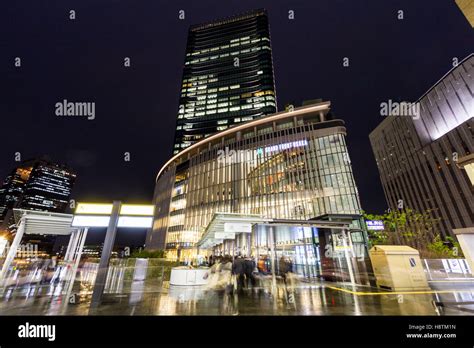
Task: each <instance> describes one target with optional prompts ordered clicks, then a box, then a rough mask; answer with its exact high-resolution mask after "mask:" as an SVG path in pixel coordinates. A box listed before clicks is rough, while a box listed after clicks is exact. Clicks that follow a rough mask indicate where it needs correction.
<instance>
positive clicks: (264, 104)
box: [173, 9, 277, 154]
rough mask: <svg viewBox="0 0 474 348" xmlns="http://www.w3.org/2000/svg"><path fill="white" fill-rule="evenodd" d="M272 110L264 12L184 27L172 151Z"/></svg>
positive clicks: (270, 64) (273, 111)
mask: <svg viewBox="0 0 474 348" xmlns="http://www.w3.org/2000/svg"><path fill="white" fill-rule="evenodd" d="M276 111H277V104H276V97H275V83H274V77H273V63H272V48H271V44H270V30H269V24H268V16H267V13H266V11H265V10H263V9H261V10H255V11H252V12H249V13H246V14H243V15H239V16H235V17H230V18H226V19H222V20H218V21H214V22H210V23H205V24H200V25H193V26H191V27H190V29H189V33H188V42H187V46H186V58H185V63H184V71H183V78H182V86H181V97H180V99H179V111H178V118H177V122H176V130H175V131H176V133H175V140H174V149H173V154H176V153H178V152H179V151H182V150H183V149H185V148H187V147H189V146H190V145H192V144H194V143H196V142H197V141H200V140H202V139H204V138H205V137H207V136H209V135H212V134H214V133H217V132H218V131H222V130H225V129H227V128H229V127H231V126H232V125H235V124H239V123H241V122H245V121H251V120H253V119H255V118H258V117H261V116H265V115H269V114H273V113H275V112H276Z"/></svg>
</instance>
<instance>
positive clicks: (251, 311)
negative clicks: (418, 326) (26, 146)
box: [0, 281, 474, 315]
mask: <svg viewBox="0 0 474 348" xmlns="http://www.w3.org/2000/svg"><path fill="white" fill-rule="evenodd" d="M440 284H441V285H440ZM473 285H474V283H472V281H464V282H463V283H461V282H460V283H459V284H456V283H453V282H452V281H450V282H446V283H438V284H433V285H432V286H431V287H432V289H433V290H432V291H420V292H399V293H389V292H381V291H380V290H377V289H375V288H371V287H366V286H356V287H354V286H351V285H348V284H343V283H331V282H324V281H311V282H305V281H299V282H294V284H292V285H284V284H282V283H281V282H278V283H277V284H276V286H260V287H254V288H250V289H243V290H242V291H239V292H234V293H227V292H226V291H225V290H216V289H205V288H199V287H173V286H169V284H168V283H166V282H165V283H164V284H162V285H160V286H156V285H150V284H145V283H144V282H143V281H136V282H132V283H131V284H130V286H127V287H124V288H122V290H121V291H120V292H116V293H106V294H104V295H103V298H102V303H101V305H100V306H99V307H98V308H95V309H91V308H90V300H91V294H92V288H91V287H90V286H89V287H88V286H83V285H81V284H76V285H75V289H74V291H73V297H71V295H69V296H67V295H63V294H61V292H62V288H61V285H59V284H57V285H50V284H46V285H45V284H43V285H39V284H33V285H24V286H20V287H15V288H13V287H10V288H7V289H5V290H4V291H3V292H2V293H1V295H0V296H1V297H0V314H2V315H474V286H473ZM71 299H72V300H71Z"/></svg>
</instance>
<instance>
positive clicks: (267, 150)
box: [257, 139, 308, 153]
mask: <svg viewBox="0 0 474 348" xmlns="http://www.w3.org/2000/svg"><path fill="white" fill-rule="evenodd" d="M307 145H308V141H307V140H306V139H303V140H298V141H292V142H289V143H283V144H278V145H272V146H267V147H265V150H264V151H265V153H272V152H275V151H282V150H287V149H292V148H295V147H302V146H307ZM257 151H258V150H257Z"/></svg>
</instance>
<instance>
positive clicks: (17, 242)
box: [0, 218, 25, 286]
mask: <svg viewBox="0 0 474 348" xmlns="http://www.w3.org/2000/svg"><path fill="white" fill-rule="evenodd" d="M24 233H25V218H22V219H21V220H20V226H19V227H18V230H17V231H16V234H15V238H14V239H13V242H12V245H11V246H10V248H9V249H8V254H7V257H6V258H5V261H4V262H3V266H2V271H1V272H0V286H1V285H3V283H4V281H5V280H6V279H5V277H6V275H7V273H8V270H9V269H10V265H11V263H12V262H13V260H14V258H15V255H16V252H17V250H18V246H19V245H20V242H21V239H22V238H23V234H24Z"/></svg>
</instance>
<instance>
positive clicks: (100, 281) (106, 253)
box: [91, 201, 122, 308]
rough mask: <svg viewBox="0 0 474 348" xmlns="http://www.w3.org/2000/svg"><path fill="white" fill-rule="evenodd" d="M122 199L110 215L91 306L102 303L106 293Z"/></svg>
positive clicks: (114, 206) (116, 203)
mask: <svg viewBox="0 0 474 348" xmlns="http://www.w3.org/2000/svg"><path fill="white" fill-rule="evenodd" d="M121 206H122V203H121V202H120V201H114V203H113V207H112V214H111V216H110V221H109V226H108V227H107V232H106V234H105V240H104V248H103V249H102V255H101V257H100V262H99V269H98V270H97V277H96V278H95V284H94V291H93V293H92V302H91V308H96V307H98V306H99V305H100V302H101V299H102V294H103V293H104V287H105V281H106V280H107V271H108V267H109V261H110V254H111V253H112V249H113V247H114V242H115V236H116V235H117V224H118V219H119V213H120V207H121Z"/></svg>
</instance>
